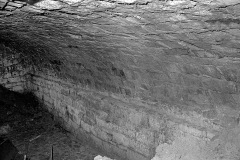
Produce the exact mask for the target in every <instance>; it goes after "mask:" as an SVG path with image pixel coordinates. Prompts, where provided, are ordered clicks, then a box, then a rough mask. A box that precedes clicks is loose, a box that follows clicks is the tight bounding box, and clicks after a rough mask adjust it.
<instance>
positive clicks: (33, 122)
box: [0, 98, 104, 160]
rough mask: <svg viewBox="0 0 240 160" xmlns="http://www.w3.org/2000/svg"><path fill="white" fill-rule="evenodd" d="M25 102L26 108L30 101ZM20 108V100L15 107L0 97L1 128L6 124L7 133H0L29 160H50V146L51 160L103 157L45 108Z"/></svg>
mask: <svg viewBox="0 0 240 160" xmlns="http://www.w3.org/2000/svg"><path fill="white" fill-rule="evenodd" d="M13 99H14V98H13ZM34 103H35V102H34ZM28 105H29V106H28V108H29V107H30V106H31V104H28ZM34 105H36V104H34ZM23 108H24V104H23V103H22V104H21V105H20V106H18V103H15V102H14V103H12V102H11V103H7V101H1V100H0V128H1V127H3V126H5V127H6V126H7V127H6V129H5V130H6V133H5V134H0V136H1V137H5V138H9V139H10V140H11V141H12V143H13V144H14V145H15V146H16V147H17V149H18V150H19V152H21V153H22V154H27V156H28V157H29V158H30V159H31V160H49V157H50V155H51V150H52V148H53V158H54V160H93V159H94V157H96V156H97V155H102V156H104V153H102V152H101V151H100V150H98V149H97V148H95V147H94V146H92V144H91V145H90V144H87V142H83V141H81V140H79V139H77V138H76V137H75V136H73V135H72V134H70V133H69V132H68V131H66V130H64V129H63V128H62V127H61V126H59V125H58V124H57V123H56V122H55V121H54V120H53V116H52V115H51V114H50V113H48V112H47V111H46V110H44V109H40V108H39V107H36V106H34V107H32V109H31V110H29V109H28V110H26V111H24V109H23Z"/></svg>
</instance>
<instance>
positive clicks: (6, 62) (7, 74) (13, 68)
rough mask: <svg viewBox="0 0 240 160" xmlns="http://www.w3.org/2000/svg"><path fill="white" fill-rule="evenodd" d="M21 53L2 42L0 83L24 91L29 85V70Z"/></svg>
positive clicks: (0, 46) (0, 50)
mask: <svg viewBox="0 0 240 160" xmlns="http://www.w3.org/2000/svg"><path fill="white" fill-rule="evenodd" d="M19 56H20V55H19V54H18V53H15V52H14V51H12V50H11V48H8V47H5V46H4V45H2V44H0V57H1V59H0V84H1V85H3V86H4V87H6V88H8V89H10V90H13V91H18V92H23V91H24V90H25V88H26V86H27V80H26V75H27V74H28V70H29V69H26V68H24V67H23V65H22V62H21V61H20V59H21V58H19Z"/></svg>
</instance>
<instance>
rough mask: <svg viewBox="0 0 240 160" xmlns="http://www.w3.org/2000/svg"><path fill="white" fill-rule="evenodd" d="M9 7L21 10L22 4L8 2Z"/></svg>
mask: <svg viewBox="0 0 240 160" xmlns="http://www.w3.org/2000/svg"><path fill="white" fill-rule="evenodd" d="M8 5H9V6H13V7H17V8H21V7H22V6H24V4H23V3H14V2H8Z"/></svg>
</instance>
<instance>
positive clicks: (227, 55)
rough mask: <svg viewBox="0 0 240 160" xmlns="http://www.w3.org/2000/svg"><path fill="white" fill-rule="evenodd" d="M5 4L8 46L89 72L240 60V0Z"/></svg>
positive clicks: (3, 31) (0, 25) (2, 22)
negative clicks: (170, 62) (112, 67)
mask: <svg viewBox="0 0 240 160" xmlns="http://www.w3.org/2000/svg"><path fill="white" fill-rule="evenodd" d="M0 6H1V11H0V17H1V18H0V40H1V43H4V45H5V46H7V47H10V48H12V49H13V50H17V51H18V52H22V53H25V54H26V53H29V55H32V56H33V55H34V56H36V55H37V56H38V57H40V58H43V59H44V58H46V57H47V58H48V59H52V60H55V59H56V60H57V61H56V62H58V61H61V62H63V61H67V62H73V63H72V64H76V65H80V66H81V65H82V64H84V65H83V66H85V67H86V66H87V67H86V68H89V69H90V70H92V69H93V68H94V67H96V66H103V67H104V66H106V67H109V66H111V65H112V66H115V67H116V68H128V67H136V66H138V67H140V68H141V66H143V65H142V64H144V67H145V68H144V69H149V70H155V69H157V68H159V67H162V66H159V62H161V61H179V62H180V61H181V62H187V60H188V59H189V57H191V59H189V61H193V63H200V60H202V59H205V60H206V59H207V60H209V61H204V63H217V62H218V61H219V60H222V59H224V60H226V59H235V60H237V59H238V58H239V57H240V53H239V51H240V41H239V40H240V30H239V29H240V4H239V2H238V0H173V1H161V0H159V1H157V0H113V1H104V0H103V1H96V0H62V1H61V0H59V1H53V0H43V1H34V0H29V1H27V2H26V1H25V2H23V1H13V2H10V1H6V0H0ZM132 57H134V59H132ZM143 61H144V62H143ZM201 63H202V61H201Z"/></svg>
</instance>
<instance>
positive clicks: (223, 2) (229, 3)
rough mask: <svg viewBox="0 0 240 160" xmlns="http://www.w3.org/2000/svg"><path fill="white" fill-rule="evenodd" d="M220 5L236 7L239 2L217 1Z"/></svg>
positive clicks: (233, 0)
mask: <svg viewBox="0 0 240 160" xmlns="http://www.w3.org/2000/svg"><path fill="white" fill-rule="evenodd" d="M217 2H219V3H220V4H221V5H227V6H228V5H236V4H239V3H240V1H239V0H217Z"/></svg>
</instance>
